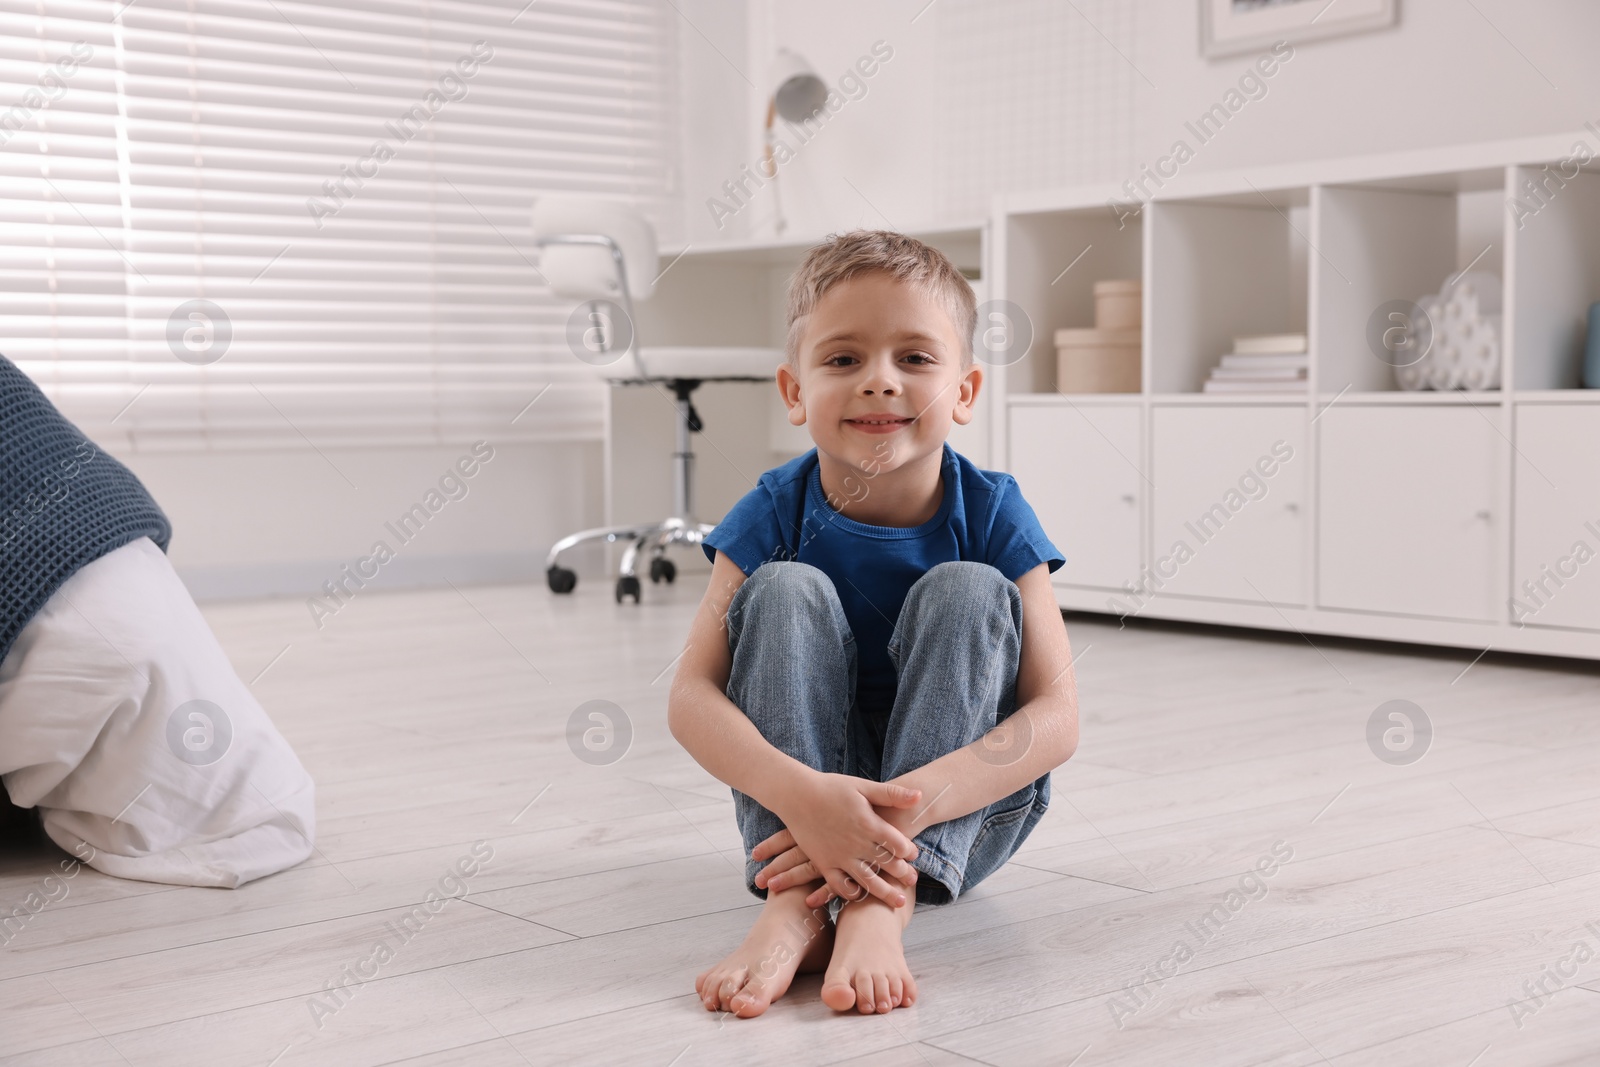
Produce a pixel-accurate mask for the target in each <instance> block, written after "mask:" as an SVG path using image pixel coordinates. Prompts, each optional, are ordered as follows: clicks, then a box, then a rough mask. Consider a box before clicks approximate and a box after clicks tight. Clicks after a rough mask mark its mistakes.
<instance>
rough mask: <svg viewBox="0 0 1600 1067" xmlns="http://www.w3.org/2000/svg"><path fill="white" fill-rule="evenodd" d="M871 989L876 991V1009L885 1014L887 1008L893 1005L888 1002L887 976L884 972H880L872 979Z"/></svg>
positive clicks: (887, 1010) (887, 1011)
mask: <svg viewBox="0 0 1600 1067" xmlns="http://www.w3.org/2000/svg"><path fill="white" fill-rule="evenodd" d="M872 991H873V992H874V993H876V994H877V997H878V1010H879V1011H880V1012H882V1013H884V1014H885V1015H887V1014H888V1013H889V1009H890V1008H892V1007H894V1005H892V1004H890V1003H889V976H888V975H886V974H880V975H878V976H877V977H876V978H874V979H873V981H872Z"/></svg>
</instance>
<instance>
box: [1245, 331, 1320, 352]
mask: <svg viewBox="0 0 1600 1067" xmlns="http://www.w3.org/2000/svg"><path fill="white" fill-rule="evenodd" d="M1233 351H1234V354H1236V355H1241V356H1243V355H1294V354H1298V353H1303V352H1305V351H1306V335H1305V334H1303V333H1257V334H1247V335H1245V336H1243V337H1235V338H1234V339H1233Z"/></svg>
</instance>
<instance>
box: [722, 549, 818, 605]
mask: <svg viewBox="0 0 1600 1067" xmlns="http://www.w3.org/2000/svg"><path fill="white" fill-rule="evenodd" d="M747 587H748V588H749V589H750V592H749V594H747V596H749V597H763V598H778V599H784V600H789V599H795V598H799V599H810V598H822V599H823V600H825V599H826V598H827V597H830V596H834V595H836V594H835V593H834V589H833V582H832V580H831V579H829V577H828V576H827V574H825V573H824V572H823V571H822V570H821V569H820V568H817V567H813V566H812V565H811V564H809V563H801V562H800V561H799V560H792V559H779V560H770V561H768V562H766V563H763V564H762V565H761V566H759V567H757V568H756V569H755V570H753V571H751V572H750V577H748V578H746V579H745V582H744V585H742V586H740V587H739V591H740V592H741V593H742V592H744V590H745V588H747Z"/></svg>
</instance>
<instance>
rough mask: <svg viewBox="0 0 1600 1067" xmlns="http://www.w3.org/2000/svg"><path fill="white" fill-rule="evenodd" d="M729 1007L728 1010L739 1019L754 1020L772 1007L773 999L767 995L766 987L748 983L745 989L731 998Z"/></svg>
mask: <svg viewBox="0 0 1600 1067" xmlns="http://www.w3.org/2000/svg"><path fill="white" fill-rule="evenodd" d="M728 1006H729V1009H728V1010H730V1011H732V1012H733V1014H735V1015H737V1016H738V1017H739V1018H741V1019H753V1018H755V1017H756V1016H757V1015H760V1014H761V1013H762V1012H764V1011H766V1010H767V1009H768V1008H770V1007H771V1006H772V997H770V996H769V995H767V993H766V992H765V988H764V986H762V985H758V984H757V983H755V982H747V983H746V984H745V987H744V988H743V989H741V990H739V992H737V993H735V994H734V995H733V996H732V997H731V998H729V1000H728Z"/></svg>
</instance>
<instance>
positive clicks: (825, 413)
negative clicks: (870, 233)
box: [778, 271, 983, 470]
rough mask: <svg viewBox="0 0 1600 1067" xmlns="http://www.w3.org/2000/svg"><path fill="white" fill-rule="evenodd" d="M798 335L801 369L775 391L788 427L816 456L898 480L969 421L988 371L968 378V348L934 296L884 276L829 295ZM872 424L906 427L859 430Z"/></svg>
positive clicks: (783, 370)
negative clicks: (955, 426) (889, 473)
mask: <svg viewBox="0 0 1600 1067" xmlns="http://www.w3.org/2000/svg"><path fill="white" fill-rule="evenodd" d="M801 326H802V329H801V334H800V343H799V351H798V352H797V353H796V355H795V362H796V364H797V365H798V366H797V368H791V367H790V366H789V365H788V364H787V363H785V364H782V365H780V366H779V368H778V388H779V390H780V391H781V392H782V393H783V399H784V403H785V404H787V405H788V407H789V422H790V423H791V424H793V425H795V426H802V425H803V426H806V427H807V428H808V429H809V430H810V432H811V439H812V440H813V441H815V442H816V444H817V449H818V451H819V452H823V453H826V454H828V455H830V456H832V457H833V458H834V459H836V460H838V461H840V462H841V463H844V464H848V465H849V466H850V467H852V468H855V469H858V470H861V469H866V467H867V466H868V465H871V466H873V467H874V468H875V469H876V470H893V469H896V468H899V467H903V466H905V465H907V464H908V463H911V462H912V461H914V460H916V459H921V458H924V457H926V456H928V455H929V454H931V453H934V452H940V451H942V449H943V448H944V441H945V438H946V437H947V436H948V435H949V433H950V424H951V423H952V422H955V423H959V424H960V425H963V426H965V425H966V424H967V423H969V422H971V421H972V405H973V402H974V401H975V400H976V399H977V396H978V389H979V387H980V385H981V384H982V382H983V371H982V370H981V369H980V368H979V367H977V366H970V367H967V368H966V369H965V370H963V369H962V367H961V352H962V340H961V338H960V336H959V335H958V334H957V333H956V328H955V324H954V323H952V322H951V321H950V316H949V314H948V313H947V312H946V311H945V309H944V307H943V306H942V305H941V304H940V303H939V302H938V301H937V300H935V299H934V298H933V297H932V296H931V295H928V294H926V293H924V292H922V291H920V290H918V289H916V288H913V287H912V286H910V285H906V284H904V283H902V282H899V281H896V280H895V279H894V278H893V277H892V276H890V275H888V274H885V273H883V272H881V271H878V272H873V273H870V274H864V275H858V276H856V277H855V278H852V279H850V280H849V281H846V282H841V283H839V284H838V285H835V286H834V287H833V288H831V289H829V290H828V291H827V292H826V293H825V294H823V296H822V299H820V300H819V301H817V306H816V308H815V309H814V310H813V311H812V313H811V314H810V315H808V316H807V317H806V320H805V321H804V322H803V323H802V324H801ZM796 369H797V370H798V372H799V373H798V375H796V373H795V371H796ZM875 414H878V415H881V414H887V415H891V416H895V417H898V418H899V419H901V420H902V421H899V422H896V423H894V424H892V425H888V426H869V425H865V424H863V422H862V421H861V420H862V419H863V418H864V417H867V416H872V415H875Z"/></svg>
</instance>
